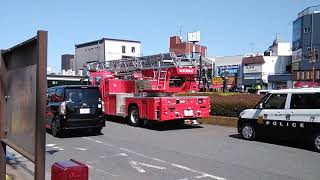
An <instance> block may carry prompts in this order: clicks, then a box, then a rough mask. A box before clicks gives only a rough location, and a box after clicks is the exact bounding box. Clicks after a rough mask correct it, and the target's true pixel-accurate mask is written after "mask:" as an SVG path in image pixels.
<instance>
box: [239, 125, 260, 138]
mask: <svg viewBox="0 0 320 180" xmlns="http://www.w3.org/2000/svg"><path fill="white" fill-rule="evenodd" d="M241 135H242V137H243V138H244V139H245V140H249V141H252V140H254V139H255V138H256V130H255V128H254V126H252V125H251V124H248V123H247V124H244V125H243V126H242V128H241Z"/></svg>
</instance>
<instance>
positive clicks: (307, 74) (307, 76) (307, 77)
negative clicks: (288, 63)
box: [306, 71, 310, 79]
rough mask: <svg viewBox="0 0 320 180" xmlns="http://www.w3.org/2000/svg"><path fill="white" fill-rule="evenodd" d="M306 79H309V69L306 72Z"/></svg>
mask: <svg viewBox="0 0 320 180" xmlns="http://www.w3.org/2000/svg"><path fill="white" fill-rule="evenodd" d="M306 79H310V72H309V71H307V72H306Z"/></svg>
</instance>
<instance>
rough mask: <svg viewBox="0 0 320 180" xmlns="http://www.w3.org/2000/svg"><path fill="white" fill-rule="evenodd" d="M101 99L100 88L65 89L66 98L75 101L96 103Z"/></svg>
mask: <svg viewBox="0 0 320 180" xmlns="http://www.w3.org/2000/svg"><path fill="white" fill-rule="evenodd" d="M99 99H100V100H101V95H100V91H99V89H98V88H70V89H66V90H65V100H66V101H71V102H75V103H81V102H86V103H88V104H96V103H97V102H98V101H99Z"/></svg>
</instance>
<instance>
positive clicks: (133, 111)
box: [129, 106, 143, 127]
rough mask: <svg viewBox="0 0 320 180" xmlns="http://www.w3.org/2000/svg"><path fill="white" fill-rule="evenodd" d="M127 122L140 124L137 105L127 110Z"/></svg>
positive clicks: (133, 124)
mask: <svg viewBox="0 0 320 180" xmlns="http://www.w3.org/2000/svg"><path fill="white" fill-rule="evenodd" d="M129 123H130V125H131V126H136V127H138V126H142V123H143V121H142V120H141V119H140V117H139V109H138V107H137V106H131V107H130V110H129Z"/></svg>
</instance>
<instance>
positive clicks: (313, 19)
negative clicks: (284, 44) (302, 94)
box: [292, 6, 320, 82]
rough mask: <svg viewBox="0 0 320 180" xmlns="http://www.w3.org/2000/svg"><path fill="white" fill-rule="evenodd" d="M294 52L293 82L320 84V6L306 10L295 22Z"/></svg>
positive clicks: (293, 35)
mask: <svg viewBox="0 0 320 180" xmlns="http://www.w3.org/2000/svg"><path fill="white" fill-rule="evenodd" d="M292 51H293V52H292V70H293V72H292V73H293V80H294V81H295V82H297V81H309V82H312V81H313V79H314V80H315V81H317V82H319V81H320V63H319V52H320V6H313V7H309V8H306V9H305V10H303V11H302V12H300V13H299V14H298V18H297V19H296V20H295V21H294V22H293V34H292ZM312 60H315V63H313V62H312ZM313 66H314V68H315V71H313Z"/></svg>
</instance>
